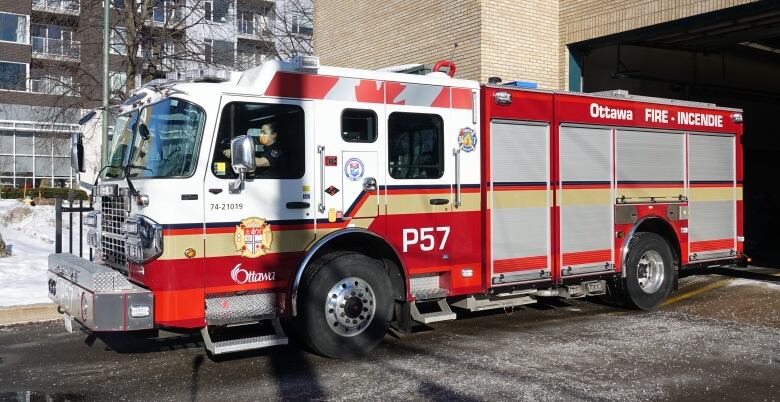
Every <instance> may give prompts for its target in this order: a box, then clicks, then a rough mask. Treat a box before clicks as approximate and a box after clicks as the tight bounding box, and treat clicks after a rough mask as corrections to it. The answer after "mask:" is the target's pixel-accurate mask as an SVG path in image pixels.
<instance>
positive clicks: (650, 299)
mask: <svg viewBox="0 0 780 402" xmlns="http://www.w3.org/2000/svg"><path fill="white" fill-rule="evenodd" d="M653 257H655V259H656V260H660V261H661V262H662V263H663V267H661V268H660V269H659V268H655V269H656V271H657V272H661V273H662V275H663V277H662V278H661V279H660V280H655V281H651V280H650V279H649V278H650V277H655V276H654V275H652V274H648V272H650V268H649V265H648V264H647V262H648V258H651V259H652V258H653ZM659 257H660V259H659ZM643 258H645V260H644V261H643V263H642V264H641V266H640V261H642V259H643ZM673 264H674V257H673V255H672V249H671V247H670V246H669V243H668V242H667V241H666V240H665V239H664V238H663V237H661V236H659V235H657V234H655V233H650V232H639V233H636V234H635V235H634V237H633V238H632V239H631V242H630V243H629V244H628V256H626V265H625V266H624V267H623V269H624V270H625V273H626V277H625V278H620V279H618V283H617V285H618V286H617V293H618V296H620V297H621V298H622V300H623V302H624V303H625V304H626V305H627V306H628V307H633V308H637V309H640V310H652V309H654V308H655V307H658V305H659V304H661V302H663V301H664V299H666V297H667V296H669V293H670V292H671V291H672V287H673V286H674V266H673ZM642 281H644V286H643V285H642ZM651 283H652V285H651ZM643 287H644V288H643Z"/></svg>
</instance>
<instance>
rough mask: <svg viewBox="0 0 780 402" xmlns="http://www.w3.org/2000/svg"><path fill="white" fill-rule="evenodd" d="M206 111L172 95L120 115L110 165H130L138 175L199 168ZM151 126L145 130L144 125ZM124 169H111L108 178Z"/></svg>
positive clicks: (180, 172)
mask: <svg viewBox="0 0 780 402" xmlns="http://www.w3.org/2000/svg"><path fill="white" fill-rule="evenodd" d="M204 122H205V114H204V113H203V110H202V109H200V108H199V107H197V106H195V105H194V104H192V103H190V102H187V101H184V100H181V99H172V98H168V99H165V100H163V101H161V102H158V103H155V104H153V105H149V106H147V107H145V108H143V109H140V111H139V110H136V111H133V112H130V113H128V114H124V115H121V116H119V117H118V118H117V121H116V126H115V131H114V139H113V141H112V144H111V154H110V155H111V156H110V158H109V160H108V165H109V166H125V165H127V164H129V168H128V173H129V176H130V177H131V178H135V177H181V176H189V175H190V174H192V171H193V170H194V169H195V164H196V159H197V158H196V152H197V150H198V144H200V134H201V132H202V131H203V123H204ZM142 124H143V125H145V126H146V128H147V129H148V135H145V134H146V133H147V130H142V129H141V128H140V127H141V125H142ZM123 176H124V171H123V169H122V168H107V169H106V172H105V174H104V177H105V178H123Z"/></svg>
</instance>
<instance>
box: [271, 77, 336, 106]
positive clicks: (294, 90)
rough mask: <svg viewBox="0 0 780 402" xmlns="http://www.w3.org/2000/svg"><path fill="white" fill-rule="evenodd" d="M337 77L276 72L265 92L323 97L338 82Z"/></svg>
mask: <svg viewBox="0 0 780 402" xmlns="http://www.w3.org/2000/svg"><path fill="white" fill-rule="evenodd" d="M338 80H339V78H338V77H330V76H325V75H312V74H293V73H282V72H279V73H276V74H275V75H274V78H272V79H271V82H270V83H269V84H268V88H267V89H266V90H265V94H266V95H268V96H281V97H285V98H308V99H323V98H325V95H327V94H328V91H330V90H331V89H332V88H333V87H334V86H335V85H336V83H337V82H338Z"/></svg>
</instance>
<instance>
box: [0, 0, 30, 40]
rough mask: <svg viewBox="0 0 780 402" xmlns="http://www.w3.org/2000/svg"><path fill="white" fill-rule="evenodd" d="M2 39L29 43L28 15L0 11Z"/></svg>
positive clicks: (0, 37)
mask: <svg viewBox="0 0 780 402" xmlns="http://www.w3.org/2000/svg"><path fill="white" fill-rule="evenodd" d="M28 4H29V3H28ZM0 41H6V42H16V43H27V16H26V15H19V14H9V13H0Z"/></svg>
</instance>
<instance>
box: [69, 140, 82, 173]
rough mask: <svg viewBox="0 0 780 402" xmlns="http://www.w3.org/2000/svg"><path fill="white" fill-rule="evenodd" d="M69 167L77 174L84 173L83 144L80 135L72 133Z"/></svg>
mask: <svg viewBox="0 0 780 402" xmlns="http://www.w3.org/2000/svg"><path fill="white" fill-rule="evenodd" d="M70 166H71V167H72V168H73V169H74V170H75V171H77V172H79V173H84V172H85V171H86V170H85V169H84V144H83V143H82V142H81V134H79V133H73V134H71V136H70Z"/></svg>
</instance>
